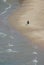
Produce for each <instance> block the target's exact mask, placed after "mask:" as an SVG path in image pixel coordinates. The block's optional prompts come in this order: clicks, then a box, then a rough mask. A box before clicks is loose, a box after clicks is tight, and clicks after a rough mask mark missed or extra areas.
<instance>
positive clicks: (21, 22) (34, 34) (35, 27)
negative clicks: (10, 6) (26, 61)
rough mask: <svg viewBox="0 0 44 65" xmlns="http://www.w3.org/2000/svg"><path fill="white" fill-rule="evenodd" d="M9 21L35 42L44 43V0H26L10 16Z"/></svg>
mask: <svg viewBox="0 0 44 65" xmlns="http://www.w3.org/2000/svg"><path fill="white" fill-rule="evenodd" d="M28 20H29V24H27V21H28ZM9 23H10V25H11V26H12V27H13V28H15V29H16V30H18V31H19V32H20V33H21V34H23V35H24V36H26V37H27V38H28V39H30V40H32V42H33V43H44V1H43V0H39V1H38V0H33V1H32V0H31V1H30V0H24V1H23V3H22V5H21V7H19V8H18V9H17V10H16V11H15V12H12V14H11V15H10V16H9ZM43 45H44V44H43Z"/></svg>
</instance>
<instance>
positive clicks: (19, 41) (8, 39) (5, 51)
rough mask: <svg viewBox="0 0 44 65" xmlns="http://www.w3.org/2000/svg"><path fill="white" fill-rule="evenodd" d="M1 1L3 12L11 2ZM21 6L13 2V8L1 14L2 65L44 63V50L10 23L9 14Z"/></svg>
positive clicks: (42, 64) (35, 64)
mask: <svg viewBox="0 0 44 65" xmlns="http://www.w3.org/2000/svg"><path fill="white" fill-rule="evenodd" d="M0 3H1V4H0V14H1V13H2V12H3V11H5V8H7V7H8V6H9V4H7V2H6V3H4V2H3V0H0ZM9 3H10V2H9ZM10 4H11V3H10ZM19 6H20V5H19V3H18V2H16V3H14V4H13V3H12V4H11V8H9V9H7V11H6V12H5V13H4V14H1V15H0V65H44V50H43V49H42V48H40V47H39V46H38V45H34V44H33V43H32V42H31V40H28V39H27V38H25V37H24V36H22V35H21V34H20V33H19V32H18V31H16V30H14V29H12V28H11V26H10V25H9V24H8V20H7V18H8V16H9V15H10V14H11V12H12V11H13V10H15V9H16V8H17V7H19Z"/></svg>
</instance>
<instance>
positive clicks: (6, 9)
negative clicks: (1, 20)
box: [0, 0, 11, 15]
mask: <svg viewBox="0 0 44 65" xmlns="http://www.w3.org/2000/svg"><path fill="white" fill-rule="evenodd" d="M4 1H6V0H4ZM7 4H8V5H9V7H7V8H5V10H4V11H3V12H2V13H1V14H0V15H3V14H5V13H6V12H7V10H8V9H10V8H11V4H9V3H7Z"/></svg>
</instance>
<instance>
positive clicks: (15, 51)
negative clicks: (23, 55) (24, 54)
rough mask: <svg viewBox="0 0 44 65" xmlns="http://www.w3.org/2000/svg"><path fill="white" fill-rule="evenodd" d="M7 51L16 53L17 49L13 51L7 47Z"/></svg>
mask: <svg viewBox="0 0 44 65" xmlns="http://www.w3.org/2000/svg"><path fill="white" fill-rule="evenodd" d="M6 51H7V52H13V53H16V52H17V51H13V50H12V49H7V50H6Z"/></svg>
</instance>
